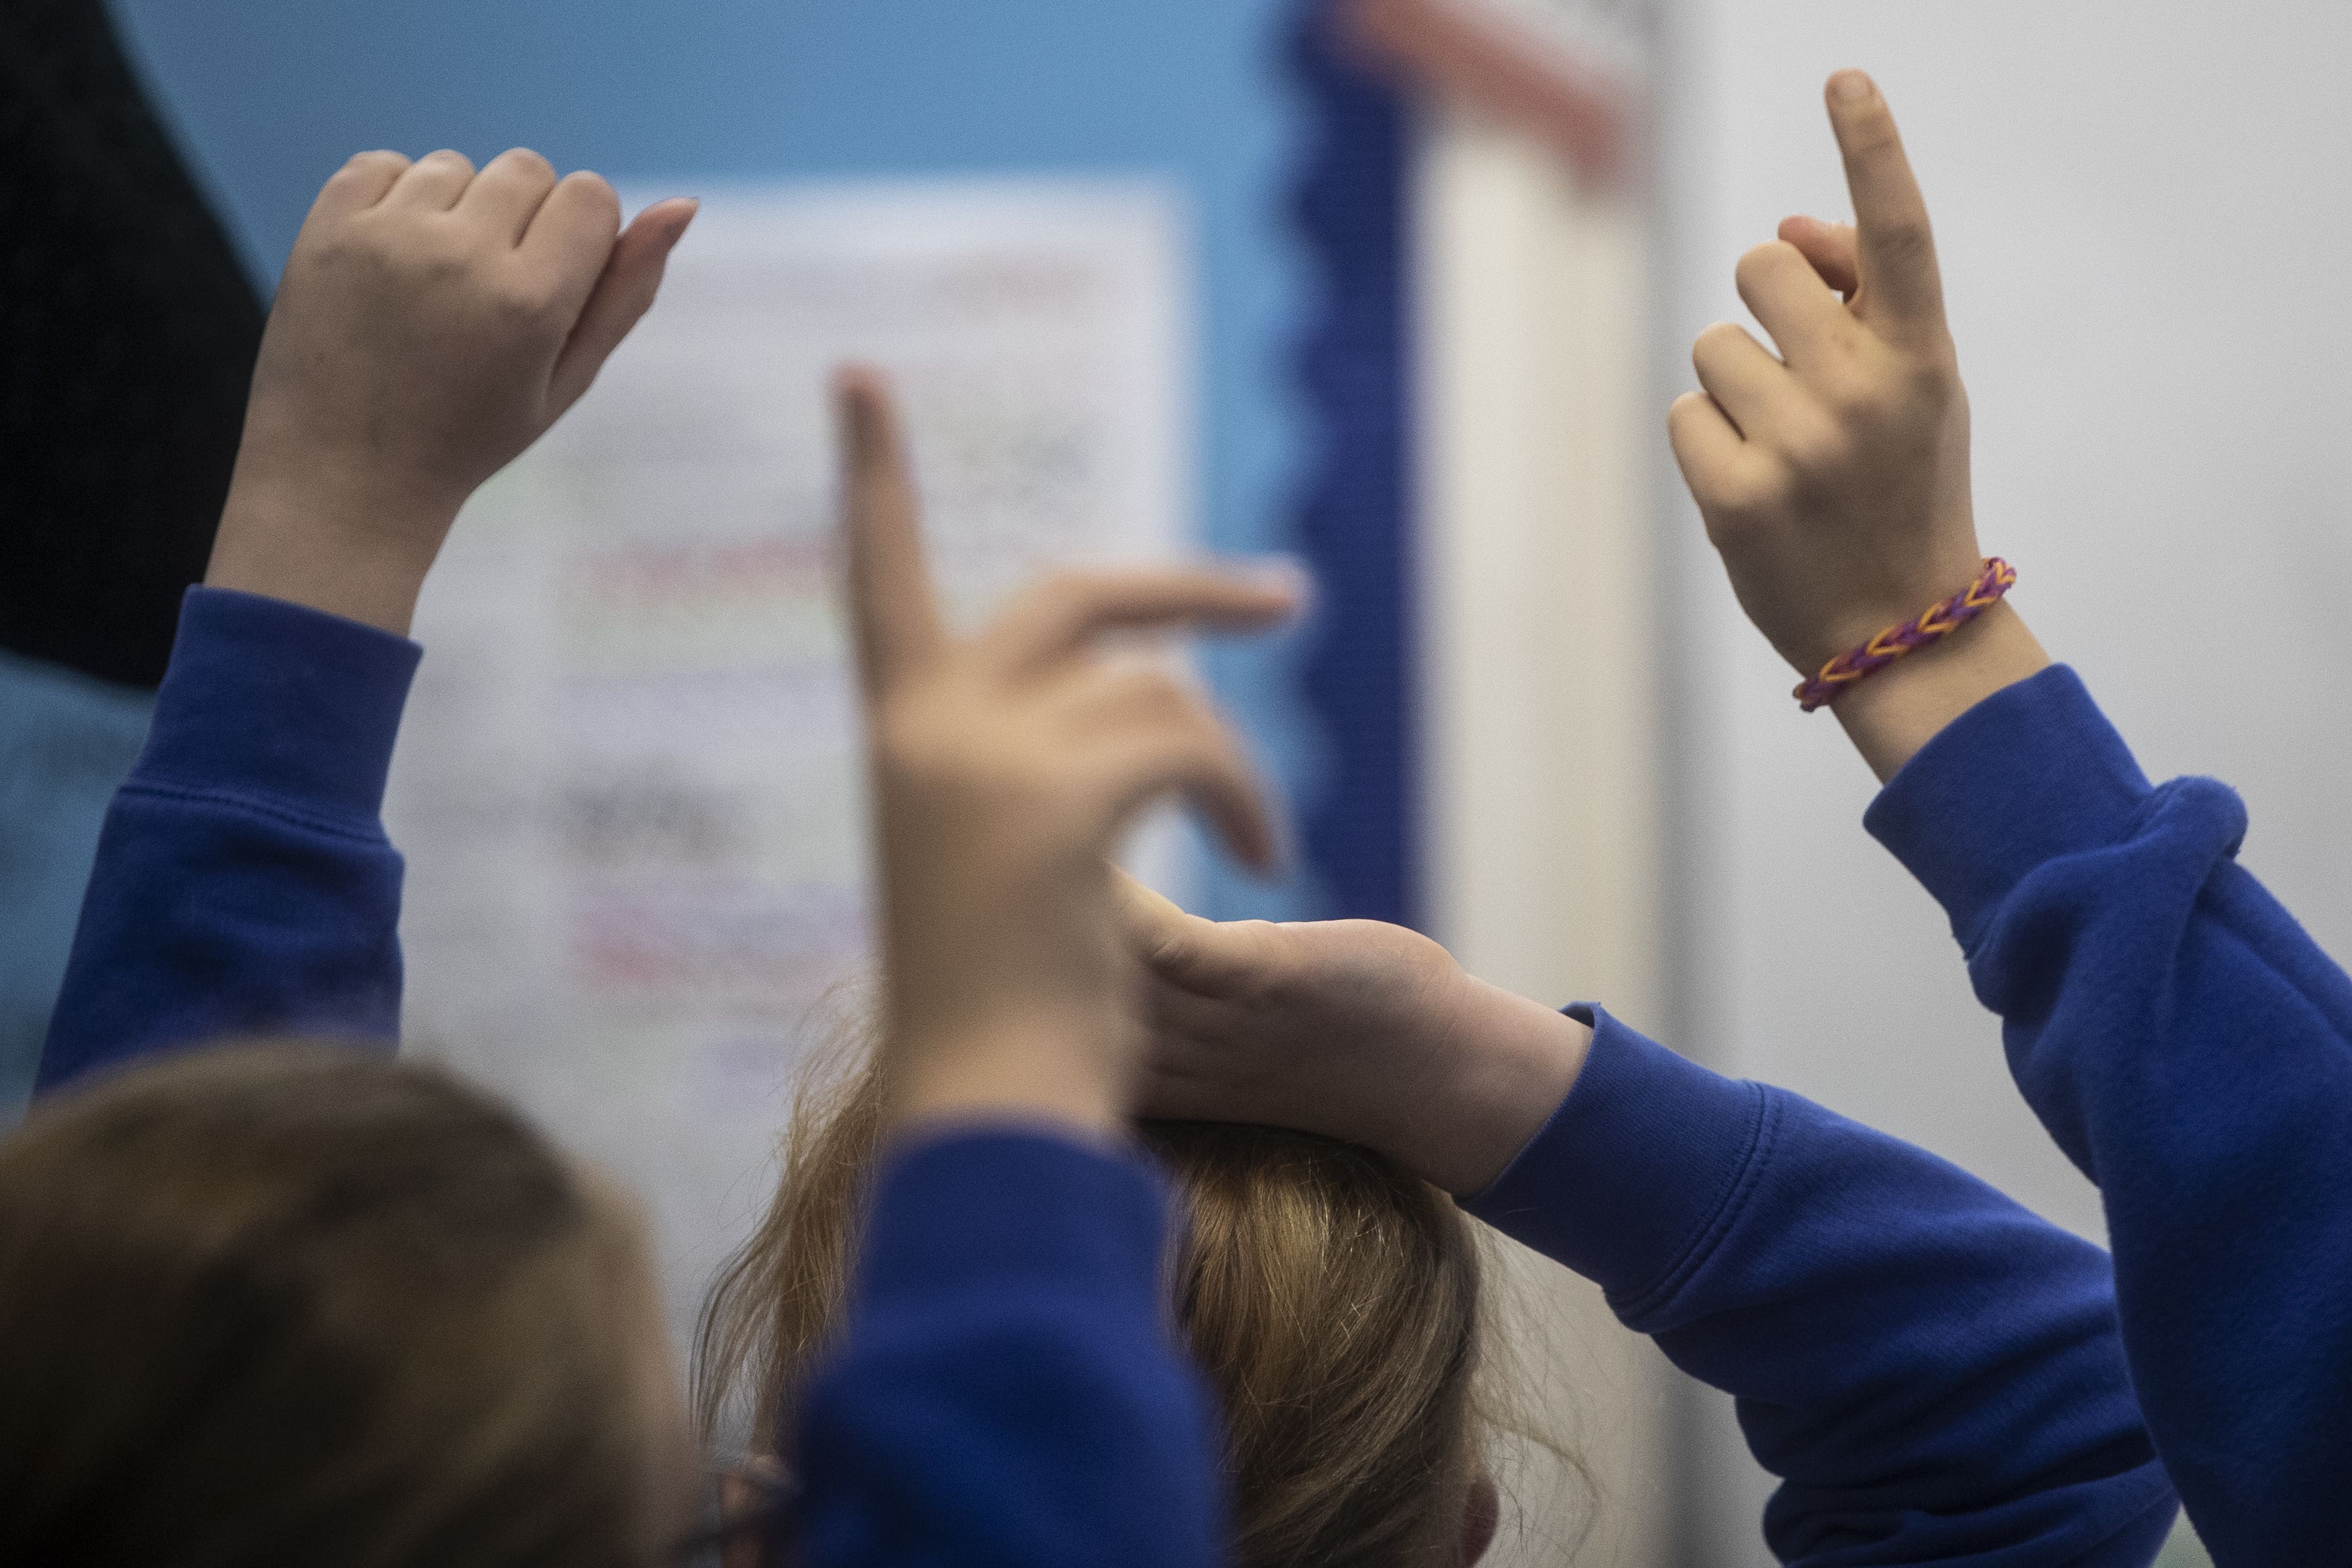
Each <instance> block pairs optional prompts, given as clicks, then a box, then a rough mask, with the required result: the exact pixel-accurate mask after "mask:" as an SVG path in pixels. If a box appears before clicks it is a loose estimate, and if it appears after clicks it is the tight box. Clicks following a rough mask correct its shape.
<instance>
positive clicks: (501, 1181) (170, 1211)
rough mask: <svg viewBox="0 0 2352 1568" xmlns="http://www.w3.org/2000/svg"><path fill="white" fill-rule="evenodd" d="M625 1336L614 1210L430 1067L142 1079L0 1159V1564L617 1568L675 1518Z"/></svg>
mask: <svg viewBox="0 0 2352 1568" xmlns="http://www.w3.org/2000/svg"><path fill="white" fill-rule="evenodd" d="M656 1322H657V1312H656V1309H655V1308H654V1306H653V1298H652V1294H651V1283H650V1280H649V1277H648V1275H647V1272H646V1262H645V1257H644V1249H643V1244H642V1241H641V1239H640V1235H639V1231H638V1228H637V1226H636V1224H635V1221H634V1220H633V1219H632V1218H630V1217H628V1216H627V1215H626V1214H625V1211H624V1210H622V1209H620V1208H619V1207H616V1206H615V1204H614V1201H613V1200H612V1199H611V1198H610V1197H608V1196H607V1195H605V1194H604V1193H603V1192H602V1191H601V1190H599V1189H598V1188H596V1187H594V1186H593V1185H591V1184H590V1183H588V1182H587V1181H586V1180H585V1178H583V1176H582V1174H581V1173H580V1172H578V1171H576V1170H574V1169H573V1168H572V1166H569V1165H567V1164H566V1163H565V1162H564V1161H563V1160H562V1158H561V1157H560V1156H558V1155H557V1154H556V1153H555V1152H554V1151H553V1150H552V1149H551V1147H550V1146H549V1145H547V1144H546V1143H545V1142H544V1141H543V1140H542V1139H541V1138H540V1137H539V1135H538V1134H535V1133H534V1132H533V1131H532V1130H531V1129H530V1127H529V1126H527V1125H526V1124H524V1123H523V1122H522V1121H521V1120H520V1118H519V1117H518V1116H517V1115H516V1114H515V1113H513V1112H511V1111H510V1110H509V1109H508V1108H507V1107H505V1106H503V1105H501V1104H499V1103H497V1102H495V1101H493V1100H491V1099H489V1098H488V1097H487V1096H485V1095H483V1094H481V1093H479V1092H476V1091H474V1090H471V1089H468V1088H467V1087H465V1086H464V1085H462V1084H460V1083H459V1082H457V1081H456V1080H454V1079H452V1078H450V1077H448V1076H447V1075H446V1074H444V1073H441V1072H438V1071H432V1070H430V1069H425V1068H418V1067H412V1066H402V1065H394V1064H391V1063H384V1062H379V1061H370V1060H367V1059H364V1058H362V1057H358V1056H356V1055H354V1054H352V1053H351V1052H348V1051H340V1050H335V1049H332V1048H322V1047H319V1046H294V1045H279V1046H253V1047H236V1048H233V1049H227V1050H222V1051H205V1052H203V1053H199V1054H194V1055H190V1056H186V1057H183V1058H179V1059H175V1060H171V1061H164V1062H162V1063H158V1064H155V1065H152V1066H148V1067H144V1068H142V1069H140V1070H138V1071H133V1072H131V1073H127V1074H125V1075H123V1076H121V1077H120V1078H117V1079H114V1080H111V1081H110V1082H105V1083H103V1084H101V1085H100V1086H98V1087H96V1088H94V1089H91V1090H89V1091H88V1092H81V1093H78V1094H75V1095H72V1096H69V1097H68V1098H66V1099H64V1100H62V1101H60V1102H58V1103H52V1104H48V1105H46V1106H43V1107H41V1108H38V1109H37V1110H36V1111H35V1112H34V1113H33V1114H32V1116H31V1117H30V1118H29V1119H28V1120H27V1122H26V1124H25V1126H24V1127H23V1128H22V1129H21V1130H20V1131H19V1132H17V1133H16V1134H15V1135H14V1136H13V1137H11V1138H9V1139H8V1140H7V1141H6V1142H5V1144H0V1497H5V1499H6V1500H7V1501H6V1504H5V1507H0V1561H5V1562H9V1563H65V1562H71V1563H89V1564H118V1563H119V1564H123V1565H125V1568H128V1565H130V1564H134V1563H135V1564H139V1565H140V1568H168V1565H176V1564H188V1565H195V1564H215V1563H219V1564H226V1563H263V1562H267V1563H333V1564H336V1565H337V1568H379V1565H381V1568H392V1565H395V1564H401V1565H405V1564H412V1563H415V1564H423V1563H432V1564H436V1565H439V1568H471V1565H483V1568H488V1565H491V1564H497V1565H499V1568H508V1565H524V1564H539V1563H545V1564H549V1565H550V1568H553V1565H555V1564H559V1563H560V1564H562V1565H564V1568H583V1565H584V1568H601V1565H608V1564H609V1565H613V1568H624V1565H627V1568H635V1565H637V1564H642V1563H648V1562H650V1561H652V1560H653V1558H654V1556H655V1554H656V1551H657V1549H658V1548H659V1547H660V1546H662V1545H666V1544H667V1542H668V1541H669V1540H670V1539H672V1538H673V1536H672V1532H673V1531H675V1530H676V1529H677V1528H679V1527H681V1526H683V1525H684V1524H686V1523H687V1522H688V1521H684V1520H678V1519H676V1518H673V1517H672V1514H673V1512H674V1511H676V1509H677V1507H678V1506H680V1504H681V1502H682V1500H683V1499H684V1496H685V1492H684V1489H683V1487H678V1488H677V1490H671V1489H672V1488H673V1486H674V1485H675V1484H676V1483H677V1482H678V1481H680V1480H682V1479H683V1478H681V1477H679V1476H678V1475H677V1469H675V1468H667V1469H666V1467H675V1465H676V1464H677V1460H678V1458H679V1457H680V1456H682V1455H683V1454H685V1453H686V1452H687V1451H688V1450H687V1449H686V1448H685V1446H684V1444H683V1442H682V1441H680V1442H677V1443H675V1444H674V1445H673V1446H672V1447H670V1448H663V1447H661V1446H659V1445H657V1444H656V1441H655V1439H654V1437H653V1436H652V1434H654V1433H655V1432H656V1431H657V1430H658V1429H659V1427H660V1426H661V1424H662V1423H661V1419H660V1417H661V1414H662V1412H661V1411H660V1410H659V1408H658V1406H657V1405H656V1401H657V1400H659V1399H660V1398H662V1397H663V1395H662V1392H661V1390H660V1389H659V1388H658V1387H656V1385H661V1384H666V1383H667V1367H666V1366H664V1365H663V1364H662V1358H661V1357H659V1356H657V1355H651V1354H647V1347H648V1346H649V1345H652V1344H655V1343H657V1341H656V1340H654V1339H653V1338H652V1335H653V1334H654V1333H656V1332H657V1331H656V1327H655V1324H656ZM671 1397H673V1398H674V1395H672V1396H671ZM670 1424H671V1426H672V1427H673V1428H675V1427H677V1426H678V1425H679V1424H680V1423H679V1420H678V1418H677V1416H675V1415H673V1416H672V1419H671V1423H670ZM681 1436H682V1434H681Z"/></svg>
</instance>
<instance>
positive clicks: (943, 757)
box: [837, 371, 1297, 1137]
mask: <svg viewBox="0 0 2352 1568" xmlns="http://www.w3.org/2000/svg"><path fill="white" fill-rule="evenodd" d="M837 398H838V402H839V406H840V416H841V426H842V435H843V443H844V465H845V526H846V528H847V532H848V556H849V596H850V608H851V619H852V622H853V624H854V627H855V631H856V644H857V658H858V667H859V670H860V673H861V675H862V678H863V684H864V688H865V697H866V722H867V740H868V748H869V758H870V765H871V769H872V776H873V785H874V803H875V819H876V820H875V833H876V839H877V849H878V852H879V853H878V858H879V861H880V870H881V883H882V885H881V903H882V946H883V956H884V965H885V968H886V971H887V994H888V1014H889V1017H888V1027H887V1030H886V1034H885V1040H886V1044H885V1047H884V1052H883V1071H884V1072H885V1074H886V1077H887V1081H888V1083H889V1089H890V1097H891V1103H892V1107H893V1114H894V1116H895V1118H896V1120H897V1121H898V1124H900V1125H902V1126H903V1125H906V1124H925V1123H938V1122H942V1121H954V1120H968V1119H973V1118H1012V1119H1027V1120H1037V1119H1045V1120H1050V1121H1054V1122H1056V1123H1059V1124H1064V1125H1067V1126H1073V1127H1076V1128H1078V1129H1080V1130H1083V1131H1086V1132H1088V1133H1092V1134H1097V1135H1100V1136H1106V1137H1109V1136H1116V1135H1118V1132H1119V1129H1120V1128H1121V1127H1122V1126H1123V1125H1124V1124H1125V1122H1126V1119H1127V1116H1128V1113H1129V1110H1130V1109H1131V1105H1132V1100H1133V1093H1134V1087H1135V1079H1136V1073H1137V1070H1138V1065H1139V1056H1140V1054H1141V1050H1142V1040H1143V1037H1142V1031H1141V1030H1140V1027H1139V1024H1138V1021H1137V1019H1136V1006H1137V1003H1138V1000H1139V996H1138V993H1139V988H1140V985H1141V983H1142V978H1143V976H1142V971H1141V968H1140V967H1139V964H1138V962H1137V960H1136V958H1135V956H1134V955H1133V953H1132V952H1131V951H1130V950H1129V946H1128V944H1127V943H1126V941H1125V940H1124V939H1123V935H1122V932H1121V929H1120V927H1119V925H1118V920H1117V916H1116V911H1115V908H1114V905H1113V899H1112V889H1113V882H1112V878H1113V876H1114V874H1115V873H1113V871H1112V869H1111V867H1110V864H1109V861H1108V855H1109V854H1110V852H1111V851H1112V850H1113V848H1114V847H1115V846H1116V843H1117V841H1118V836H1119V834H1120V831H1121V830H1122V829H1124V828H1125V827H1127V826H1128V825H1129V823H1130V822H1132V821H1133V820H1134V818H1135V817H1136V815H1137V813H1139V811H1141V810H1143V809H1144V808H1145V807H1146V806H1148V805H1150V803H1151V802H1153V801H1154V800H1158V799H1160V798H1161V797H1163V796H1165V795H1169V794H1171V793H1172V794H1180V795H1181V796H1183V797H1185V798H1186V799H1187V800H1190V801H1191V802H1192V804H1193V805H1194V806H1195V807H1196V808H1197V809H1199V810H1201V811H1202V813H1203V814H1204V815H1205V816H1206V817H1207V818H1208V820H1209V821H1211V822H1212V823H1213V825H1214V826H1215V828H1216V830H1217V831H1218V833H1219V834H1220V835H1221V836H1222V837H1223V840H1224V841H1225V843H1226V844H1227V845H1228V846H1229V847H1230V848H1231V849H1232V850H1233V852H1234V853H1235V854H1236V855H1238V856H1239V857H1240V858H1241V859H1242V860H1244V862H1248V863H1250V864H1253V865H1257V866H1265V865H1268V864H1270V863H1272V862H1273V860H1274V858H1275V832H1274V828H1273V824H1272V822H1271V821H1270V818H1269V815H1268V812H1267V810H1266V806H1265V800H1264V798H1263V796H1262V794H1261V793H1260V790H1259V788H1258V785H1257V782H1256V780H1255V778H1254V776H1253V774H1252V772H1251V769H1250V767H1249V763H1248V761H1247V759H1246V758H1245V757H1244V752H1243V749H1242V747H1241V744H1240V742H1239V741H1238V740H1237V739H1236V738H1235V737H1234V734H1233V733H1232V731H1231V730H1230V729H1228V728H1227V727H1226V726H1225V725H1224V724H1223V721H1222V720H1220V719H1219V718H1218V716H1216V714H1215V713H1214V712H1213V709H1212V708H1211V707H1210V706H1209V704H1208V703H1207V702H1206V700H1205V699H1203V698H1202V696H1201V695H1199V694H1198V693H1196V692H1194V691H1193V690H1192V689H1191V688H1190V687H1189V686H1187V685H1185V684H1184V683H1182V682H1181V681H1179V680H1178V679H1176V678H1175V677H1174V676H1172V675H1171V674H1168V673H1167V672H1166V671H1164V670H1162V669H1160V668H1158V667H1156V666H1153V665H1150V664H1141V663H1139V662H1138V661H1137V660H1135V659H1134V658H1133V657H1132V656H1125V657H1121V656H1110V655H1106V654H1105V653H1104V652H1103V651H1102V650H1101V648H1100V647H1099V643H1100V641H1101V639H1102V638H1103V637H1104V636H1105V634H1107V633H1113V632H1167V631H1176V630H1182V629H1186V628H1193V627H1206V628H1214V629H1223V630H1243V629H1249V628H1255V627H1262V626H1266V625H1269V624H1271V623H1273V622H1276V621H1279V620H1281V619H1282V618H1283V617H1285V616H1286V615H1288V614H1289V613H1290V612H1291V611H1292V610H1293V609H1294V608H1295V606H1296V602H1297V591H1296V590H1295V588H1293V587H1292V586H1291V585H1290V584H1289V583H1287V582H1286V581H1271V582H1270V581H1268V580H1265V579H1264V578H1262V577H1254V576H1246V575H1242V574H1237V573H1233V572H1223V571H1203V570H1182V569H1163V570H1135V571H1124V572H1108V573H1100V574H1085V575H1066V576H1060V577H1053V578H1048V579H1045V580H1043V581H1041V582H1039V583H1037V584H1035V585H1034V586H1033V587H1032V588H1031V589H1030V590H1029V591H1027V592H1025V593H1024V594H1023V595H1021V596H1020V597H1019V598H1018V599H1017V600H1016V601H1015V602H1014V603H1013V605H1012V607H1011V608H1009V609H1007V610H1006V611H1004V612H1003V613H1002V614H1001V615H999V616H998V617H997V618H996V619H995V620H994V621H993V622H991V623H990V624H989V625H988V626H987V627H986V628H985V629H983V630H982V632H980V633H979V634H978V635H976V636H973V637H970V638H959V637H956V636H954V635H952V634H950V632H948V630H947V629H946V628H945V627H944V626H943V624H942V623H941V621H940V612H939V609H938V605H937V602H936V599H935V597H934V594H933V591H932V587H931V582H930V578H929V572H928V570H926V567H925V565H924V559H923V545H922V534H921V528H920V524H919V516H918V514H919V507H918V504H917V500H916V496H915V488H914V483H913V479H912V476H911V474H910V472H909V469H908V458H907V452H906V447H905V444H904V441H903V439H902V437H901V434H900V432H899V429H898V420H897V417H896V414H895V413H894V411H893V408H892V404H891V400H890V397H889V395H888V392H887V390H886V389H885V387H884V386H883V385H882V383H881V382H880V381H879V380H878V379H877V378H876V377H875V376H873V375H872V374H870V373H867V372H864V371H849V372H845V374H844V375H843V377H842V379H841V382H840V384H839V387H838V392H837Z"/></svg>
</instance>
